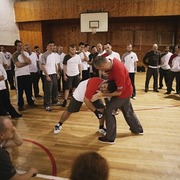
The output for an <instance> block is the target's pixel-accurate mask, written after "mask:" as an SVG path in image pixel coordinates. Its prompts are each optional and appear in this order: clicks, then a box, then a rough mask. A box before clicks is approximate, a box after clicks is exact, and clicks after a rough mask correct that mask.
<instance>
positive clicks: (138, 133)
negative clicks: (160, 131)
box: [129, 129, 144, 135]
mask: <svg viewBox="0 0 180 180" xmlns="http://www.w3.org/2000/svg"><path fill="white" fill-rule="evenodd" d="M129 130H130V131H131V133H133V134H137V135H143V134H144V133H143V131H141V132H135V131H132V130H131V129H129Z"/></svg>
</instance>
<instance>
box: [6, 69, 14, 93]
mask: <svg viewBox="0 0 180 180" xmlns="http://www.w3.org/2000/svg"><path fill="white" fill-rule="evenodd" d="M6 73H7V79H8V82H9V85H10V88H11V89H14V88H15V85H14V77H13V76H14V75H13V72H12V70H6Z"/></svg>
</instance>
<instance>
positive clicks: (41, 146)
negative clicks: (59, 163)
mask: <svg viewBox="0 0 180 180" xmlns="http://www.w3.org/2000/svg"><path fill="white" fill-rule="evenodd" d="M23 141H26V142H30V143H33V144H35V145H37V146H39V147H40V148H41V149H42V150H44V151H45V152H46V153H47V155H48V156H49V159H50V161H51V164H52V175H53V176H56V174H57V167H56V161H55V159H54V157H53V155H52V153H51V152H50V151H49V150H48V149H47V148H46V147H45V146H43V145H42V144H39V143H37V142H35V141H32V140H28V139H23Z"/></svg>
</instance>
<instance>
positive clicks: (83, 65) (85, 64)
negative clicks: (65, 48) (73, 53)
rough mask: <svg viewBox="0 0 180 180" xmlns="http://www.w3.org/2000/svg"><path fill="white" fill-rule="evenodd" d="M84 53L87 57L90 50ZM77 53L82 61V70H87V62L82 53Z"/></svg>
mask: <svg viewBox="0 0 180 180" xmlns="http://www.w3.org/2000/svg"><path fill="white" fill-rule="evenodd" d="M85 54H86V56H87V57H89V54H90V52H88V51H86V52H85ZM78 55H79V56H80V58H81V61H82V70H88V67H89V64H88V62H87V61H84V58H85V57H84V53H83V52H81V53H79V54H78Z"/></svg>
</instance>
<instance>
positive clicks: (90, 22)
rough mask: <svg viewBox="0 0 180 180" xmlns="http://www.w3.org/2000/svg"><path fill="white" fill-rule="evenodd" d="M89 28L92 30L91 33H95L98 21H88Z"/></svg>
mask: <svg viewBox="0 0 180 180" xmlns="http://www.w3.org/2000/svg"><path fill="white" fill-rule="evenodd" d="M89 28H90V29H91V30H92V34H96V31H97V28H99V21H89Z"/></svg>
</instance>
